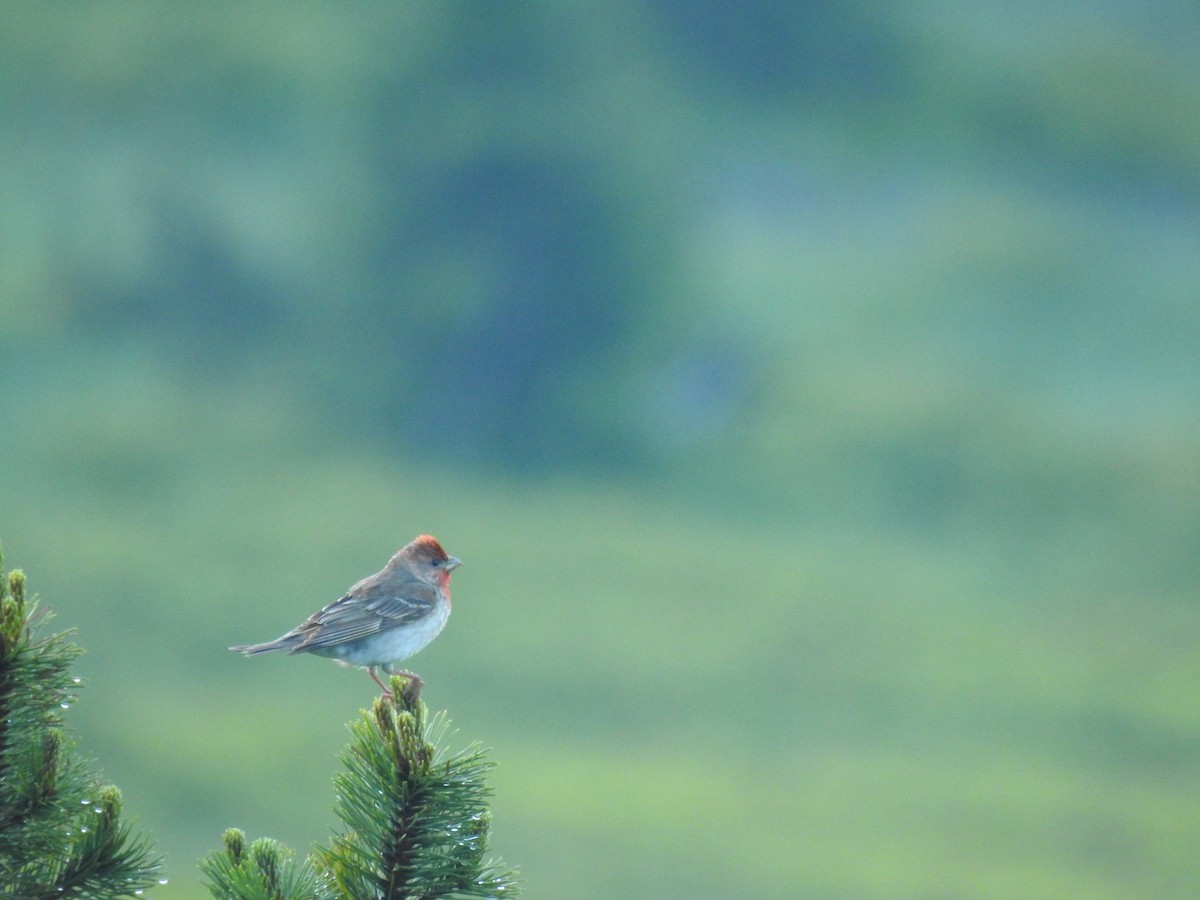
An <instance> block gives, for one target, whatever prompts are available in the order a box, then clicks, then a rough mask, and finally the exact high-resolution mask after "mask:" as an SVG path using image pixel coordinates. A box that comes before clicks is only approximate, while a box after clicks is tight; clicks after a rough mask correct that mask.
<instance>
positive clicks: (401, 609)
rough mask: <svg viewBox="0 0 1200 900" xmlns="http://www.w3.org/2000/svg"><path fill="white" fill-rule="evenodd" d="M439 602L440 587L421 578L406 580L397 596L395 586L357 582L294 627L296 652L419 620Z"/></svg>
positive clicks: (361, 636) (339, 642)
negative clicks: (421, 580) (391, 588)
mask: <svg viewBox="0 0 1200 900" xmlns="http://www.w3.org/2000/svg"><path fill="white" fill-rule="evenodd" d="M436 604H437V591H436V590H435V589H434V588H433V587H431V586H430V585H426V584H422V583H420V582H409V583H407V584H405V585H404V596H397V594H396V593H395V591H394V590H393V591H388V590H386V589H384V588H382V587H381V586H380V585H379V584H378V583H376V584H366V583H360V584H356V585H355V586H354V587H353V588H351V589H350V592H349V593H347V594H345V595H344V596H342V597H340V598H339V599H337V600H335V601H334V602H333V603H330V604H329V605H328V606H326V607H325V608H324V609H322V610H320V611H319V612H316V613H313V614H312V615H311V616H309V618H308V619H307V620H306V621H305V622H304V623H303V624H301V625H300V626H299V627H297V628H296V629H295V633H296V634H297V635H298V636H302V637H301V640H300V642H299V643H298V644H296V646H295V647H294V649H293V652H296V653H298V652H300V651H302V650H311V649H313V648H319V647H332V646H335V645H336V644H344V643H346V642H347V641H355V640H358V639H359V638H364V637H367V636H369V635H372V634H377V633H378V632H380V631H387V630H388V629H389V628H396V627H397V626H400V625H407V624H409V623H411V622H416V621H419V620H420V619H423V618H424V617H425V616H427V615H429V613H430V612H431V611H432V609H433V607H434V606H435V605H436Z"/></svg>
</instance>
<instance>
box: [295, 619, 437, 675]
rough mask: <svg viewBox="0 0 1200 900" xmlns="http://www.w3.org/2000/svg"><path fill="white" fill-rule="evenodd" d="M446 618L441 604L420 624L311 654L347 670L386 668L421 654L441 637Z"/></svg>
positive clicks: (389, 630) (388, 630)
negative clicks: (336, 661) (329, 658)
mask: <svg viewBox="0 0 1200 900" xmlns="http://www.w3.org/2000/svg"><path fill="white" fill-rule="evenodd" d="M449 618H450V604H449V603H441V604H438V605H437V606H436V607H435V608H434V610H433V612H432V613H430V614H429V616H428V617H426V618H425V619H424V620H423V621H421V622H414V623H412V624H410V625H405V626H403V627H399V628H389V629H387V630H385V631H381V632H379V633H378V634H372V635H369V636H368V637H365V638H360V639H359V640H356V641H348V642H347V643H345V644H335V645H334V646H332V647H326V648H324V649H322V650H320V651H314V652H317V653H319V655H321V656H329V657H332V658H333V659H336V660H338V661H339V662H343V663H345V664H346V665H350V666H389V665H391V664H392V663H398V662H400V661H401V660H405V659H408V658H409V657H410V656H412V655H413V654H414V653H416V652H417V651H419V650H421V649H422V648H423V647H424V646H425V645H426V644H428V643H429V642H430V641H432V640H433V639H434V638H435V637H437V636H438V634H440V633H441V630H442V629H443V628H445V627H446V621H447V620H448V619H449Z"/></svg>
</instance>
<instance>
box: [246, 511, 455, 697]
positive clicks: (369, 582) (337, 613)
mask: <svg viewBox="0 0 1200 900" xmlns="http://www.w3.org/2000/svg"><path fill="white" fill-rule="evenodd" d="M460 565H462V562H461V561H460V560H457V559H455V558H454V557H453V556H447V555H446V551H445V550H443V549H442V545H441V544H439V543H438V542H437V539H436V538H434V537H432V536H430V535H428V534H423V535H421V536H420V537H418V538H416V539H415V540H413V541H412V543H410V544H408V545H407V546H405V547H403V548H402V549H401V550H400V551H399V552H397V553H396V555H395V556H393V557H392V558H391V559H390V560H388V564H387V565H386V566H384V567H383V569H382V570H381V571H379V572H376V573H375V574H374V575H371V576H370V577H369V578H364V579H363V580H362V581H360V582H359V583H358V584H356V585H354V587H352V588H350V590H348V591H347V592H346V593H345V595H343V596H342V597H341V598H339V599H338V600H335V601H334V602H333V603H330V604H329V605H328V606H326V607H325V608H324V609H322V610H321V611H320V612H316V613H313V614H312V615H311V616H309V617H308V618H307V619H305V620H304V621H303V622H302V623H301V624H299V625H297V626H296V627H295V628H293V629H292V630H291V631H289V632H288V633H287V634H285V635H283V637H280V638H277V639H276V640H273V641H268V642H267V643H265V644H245V645H243V646H240V647H230V648H229V649H230V650H236V651H237V652H239V653H244V654H246V656H253V655H255V654H256V653H270V652H271V651H273V650H287V651H288V652H289V653H315V654H316V655H317V656H327V657H330V658H331V659H335V660H337V661H338V662H339V663H341V664H342V665H344V666H366V669H367V673H368V674H369V675H370V676H371V677H372V678H373V679H374V680H375V683H376V684H377V685H379V686H380V687H381V688H383V691H384V693H385V694H387V695H389V696H390V695H391V692H390V691H389V690H388V687H387V685H385V684H384V683H383V682H382V681H380V680H379V677H378V676H377V675H376V674H375V668H376V667H377V666H382V667H383V669H384V671H385V672H388V673H389V674H391V675H403V676H404V677H405V678H407V679H408V683H407V684H406V685H405V687H404V693H405V694H406V695H408V696H409V697H411V698H412V699H415V698H416V696H417V694H419V693H420V690H421V685H422V683H423V682H422V681H421V679H420V678H419V677H418V676H417V675H414V674H413V673H412V672H405V671H403V670H399V669H395V668H393V666H394V665H395V664H396V663H398V662H400V661H401V660H405V659H408V658H409V657H410V656H412V655H413V654H414V653H416V652H417V651H418V650H420V649H421V648H422V647H424V646H425V645H426V644H428V643H429V642H430V641H432V640H433V639H434V638H435V637H437V636H438V633H439V632H441V630H442V628H443V627H445V625H446V620H447V619H449V618H450V573H451V572H452V571H453V570H454V569H457V568H458V567H459V566H460Z"/></svg>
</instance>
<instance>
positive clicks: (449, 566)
mask: <svg viewBox="0 0 1200 900" xmlns="http://www.w3.org/2000/svg"><path fill="white" fill-rule="evenodd" d="M461 565H462V560H461V559H459V558H458V557H457V556H451V557H449V558H448V559H447V560H446V563H445V565H444V566H442V568H444V569H445V570H446V571H447V572H453V571H454V570H455V569H457V568H458V567H459V566H461Z"/></svg>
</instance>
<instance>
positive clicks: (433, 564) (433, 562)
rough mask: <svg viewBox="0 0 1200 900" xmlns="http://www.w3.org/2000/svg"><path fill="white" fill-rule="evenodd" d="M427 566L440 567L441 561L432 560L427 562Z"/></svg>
mask: <svg viewBox="0 0 1200 900" xmlns="http://www.w3.org/2000/svg"><path fill="white" fill-rule="evenodd" d="M429 564H430V565H431V566H440V565H441V564H442V561H441V560H440V559H433V560H430V561H429Z"/></svg>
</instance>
